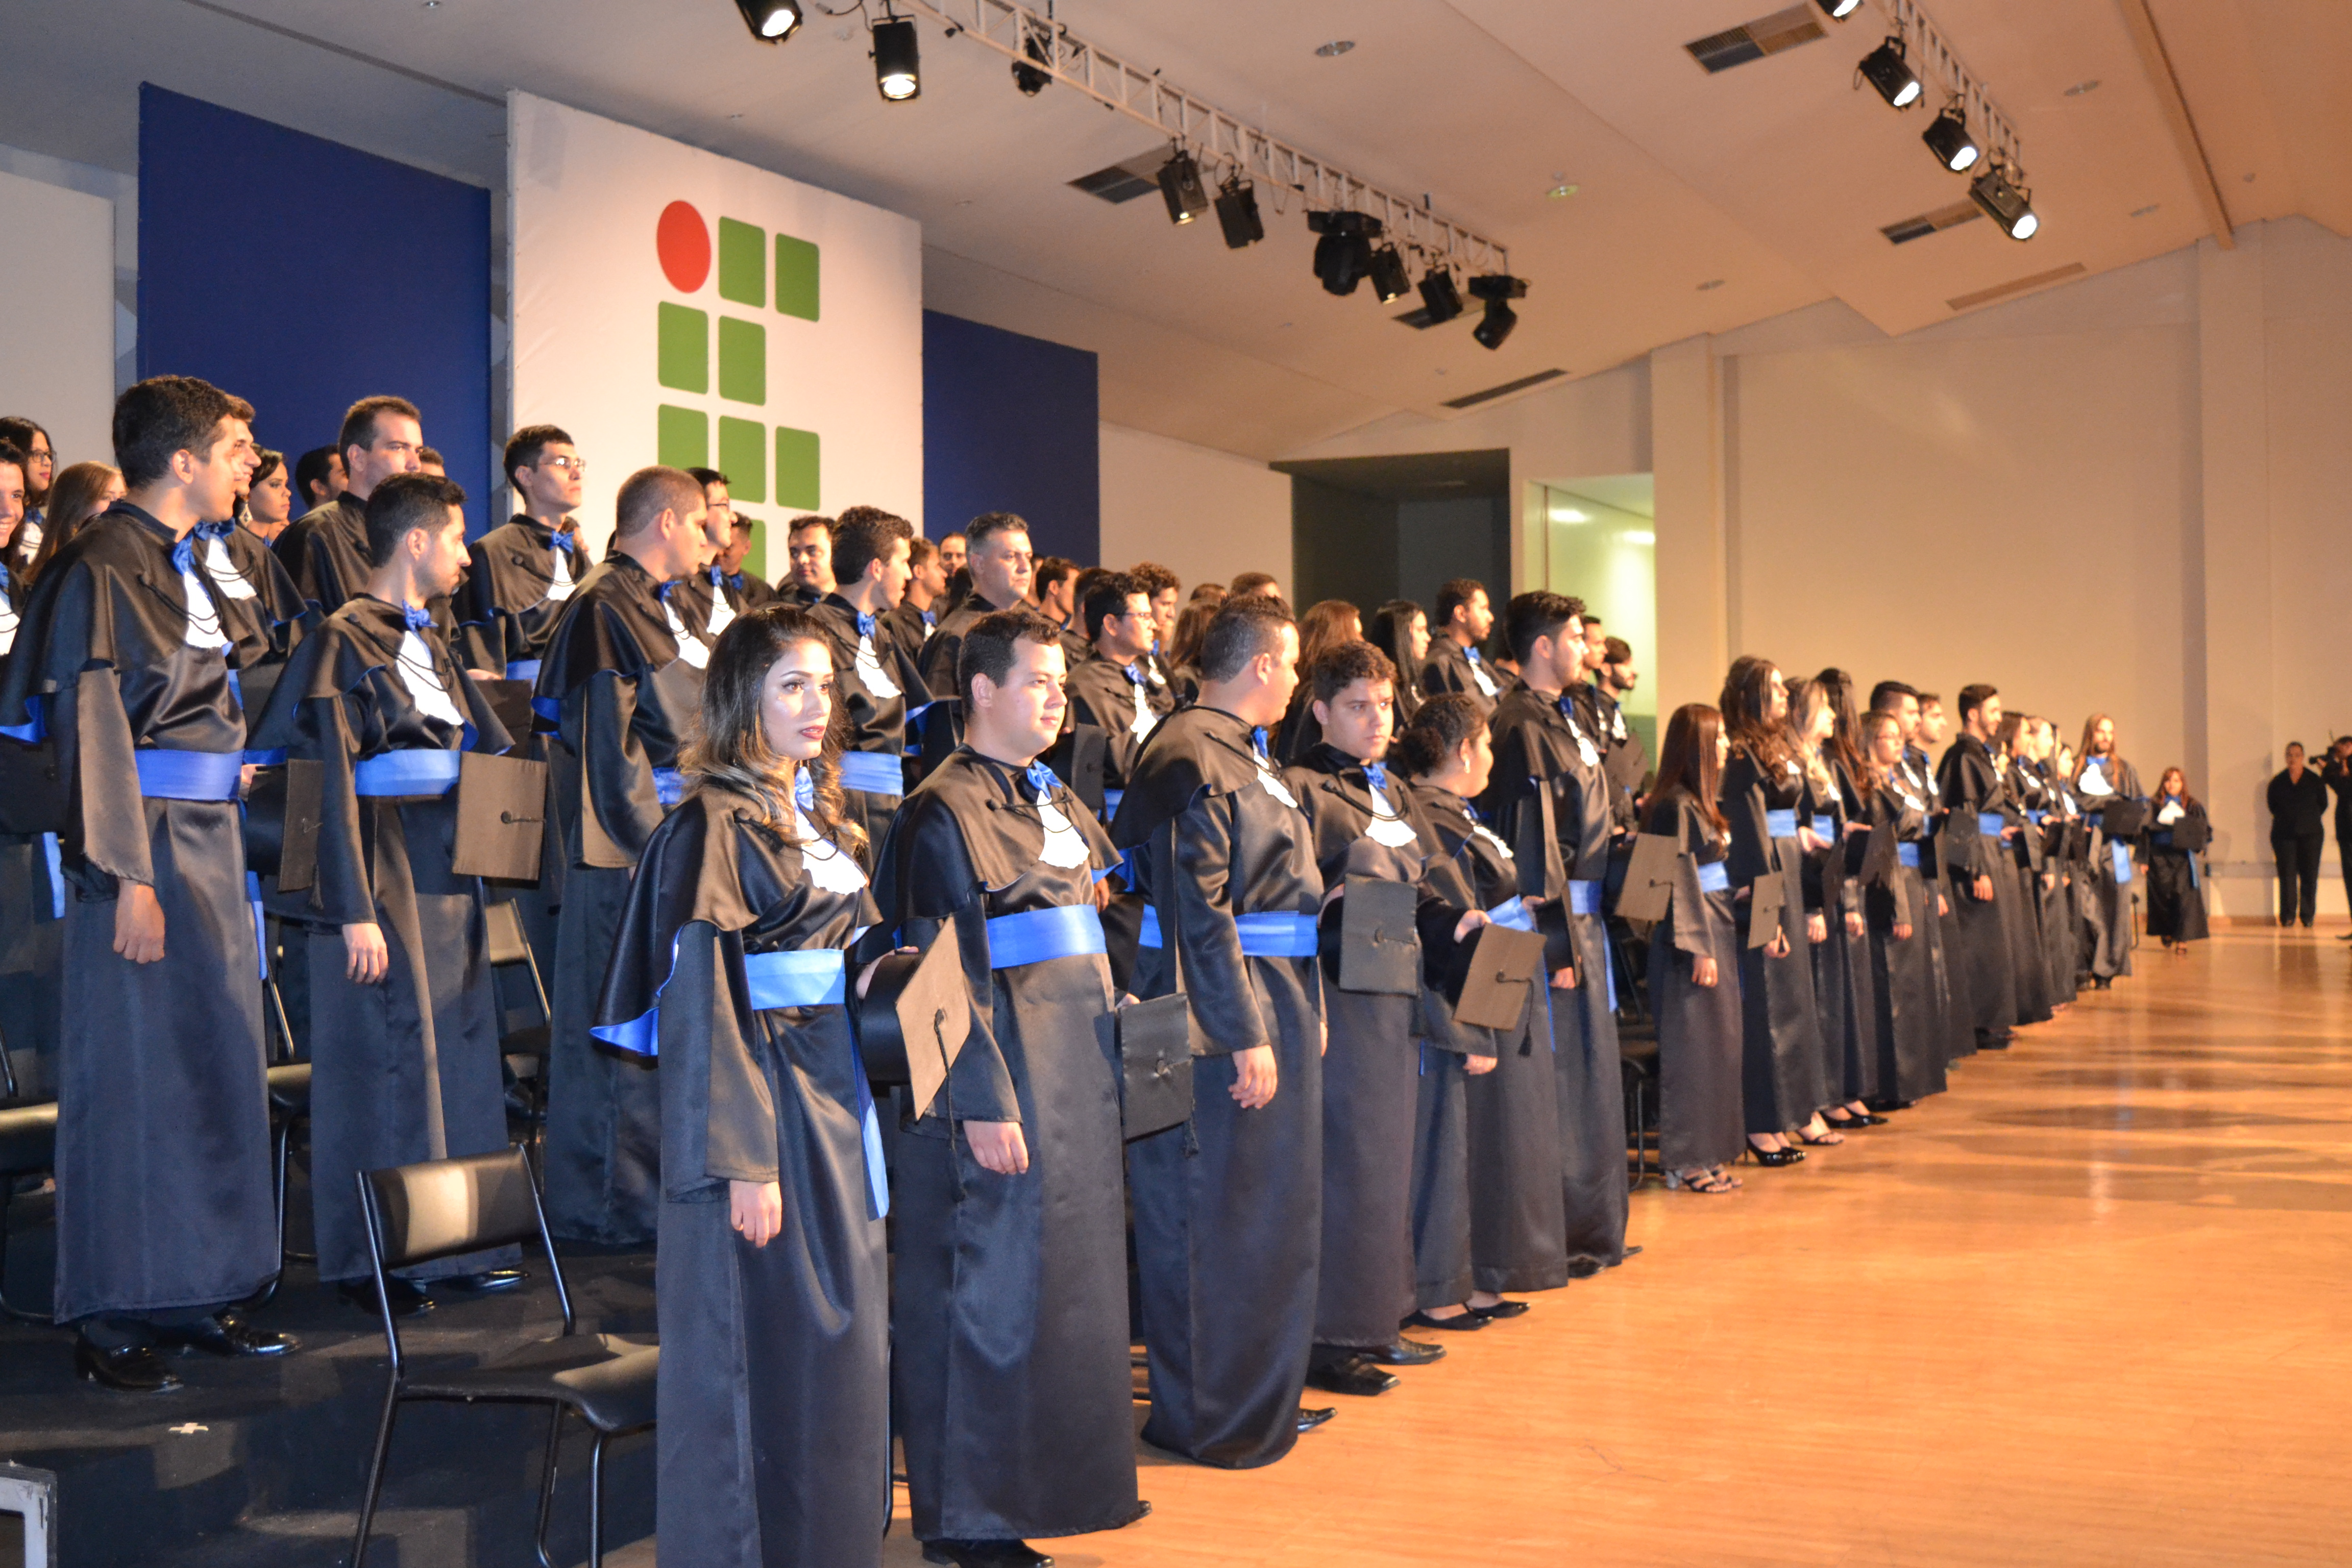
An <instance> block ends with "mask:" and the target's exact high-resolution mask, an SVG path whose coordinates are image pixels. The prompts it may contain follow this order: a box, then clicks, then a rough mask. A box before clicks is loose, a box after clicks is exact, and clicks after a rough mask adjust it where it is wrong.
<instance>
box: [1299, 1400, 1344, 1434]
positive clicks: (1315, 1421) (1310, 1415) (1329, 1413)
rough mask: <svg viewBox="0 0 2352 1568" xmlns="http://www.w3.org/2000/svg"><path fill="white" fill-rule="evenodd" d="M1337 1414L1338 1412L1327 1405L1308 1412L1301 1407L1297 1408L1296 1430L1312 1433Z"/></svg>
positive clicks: (1304, 1407) (1303, 1406) (1305, 1408)
mask: <svg viewBox="0 0 2352 1568" xmlns="http://www.w3.org/2000/svg"><path fill="white" fill-rule="evenodd" d="M1334 1415H1339V1411H1337V1410H1335V1409H1333V1408H1332V1407H1331V1406H1330V1405H1323V1406H1322V1407H1320V1408H1319V1409H1315V1410H1309V1409H1308V1408H1307V1406H1305V1405H1300V1406H1299V1407H1298V1429H1299V1430H1300V1431H1301V1432H1312V1431H1314V1430H1315V1428H1317V1427H1318V1426H1322V1425H1323V1423H1325V1422H1326V1421H1328V1420H1330V1419H1331V1417H1333V1416H1334Z"/></svg>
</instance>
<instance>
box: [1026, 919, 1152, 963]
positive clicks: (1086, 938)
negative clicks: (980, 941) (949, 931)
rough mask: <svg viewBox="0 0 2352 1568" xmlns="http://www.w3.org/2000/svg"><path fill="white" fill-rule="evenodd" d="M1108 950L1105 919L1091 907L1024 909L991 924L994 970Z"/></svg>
mask: <svg viewBox="0 0 2352 1568" xmlns="http://www.w3.org/2000/svg"><path fill="white" fill-rule="evenodd" d="M1147 912H1149V911H1147ZM1107 951H1108V948H1107V947H1106V946H1105V944H1104V942H1103V928H1102V916H1100V915H1099V914H1097V913H1096V912H1095V907H1094V906H1093V905H1092V904H1055V905H1054V906H1053V907H1052V908H1051V909H1043V910H1023V911H1022V912H1021V913H1019V914H1017V915H999V916H997V917H996V918H995V919H994V920H992V921H989V922H988V966H989V967H990V968H991V969H1017V968H1019V967H1020V966H1021V965H1022V964H1024V963H1045V961H1046V960H1047V959H1049V958H1080V957H1084V956H1085V955H1086V954H1087V953H1092V952H1107Z"/></svg>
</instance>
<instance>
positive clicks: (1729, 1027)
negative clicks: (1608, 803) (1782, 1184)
mask: <svg viewBox="0 0 2352 1568" xmlns="http://www.w3.org/2000/svg"><path fill="white" fill-rule="evenodd" d="M1652 821H1653V823H1654V826H1653V828H1652V829H1651V830H1652V831H1653V832H1664V833H1669V834H1671V835H1672V836H1673V837H1674V839H1675V845H1676V846H1677V853H1676V855H1675V890H1674V897H1673V900H1672V901H1671V902H1670V904H1669V905H1668V907H1667V911H1666V918H1665V919H1664V920H1662V921H1659V922H1658V923H1657V924H1656V925H1654V926H1653V927H1652V928H1651V930H1650V1011H1651V1016H1653V1017H1654V1018H1655V1019H1656V1021H1657V1026H1658V1161H1659V1163H1661V1164H1663V1165H1664V1166H1665V1167H1666V1169H1668V1170H1670V1171H1689V1170H1703V1169H1705V1168H1706V1167H1707V1166H1710V1165H1721V1164H1727V1163H1730V1162H1731V1161H1733V1160H1736V1159H1738V1157H1739V1152H1740V1150H1741V1149H1742V1148H1744V1147H1745V1146H1746V1143H1747V1136H1746V1134H1747V1129H1748V1123H1747V1121H1746V1119H1745V1110H1744V1102H1743V1098H1742V1094H1743V1091H1742V1089H1741V1078H1742V1073H1743V1070H1744V1069H1743V1065H1742V1064H1743V1059H1744V1052H1745V1046H1744V1044H1743V1041H1744V1026H1743V1024H1742V1022H1741V1016H1740V1006H1739V942H1740V937H1739V919H1738V915H1737V914H1736V913H1735V912H1734V910H1733V908H1732V889H1731V888H1730V886H1729V885H1728V876H1726V885H1725V886H1724V887H1722V888H1719V889H1708V888H1707V887H1706V885H1705V884H1704V882H1703V881H1702V880H1701V879H1702V878H1703V877H1705V876H1706V875H1707V874H1708V873H1707V872H1706V868H1707V867H1710V866H1717V867H1720V866H1722V865H1723V864H1724V860H1725V858H1726V857H1727V855H1728V853H1729V851H1730V840H1729V838H1728V837H1727V836H1726V835H1719V834H1717V832H1716V830H1715V828H1714V826H1713V825H1712V824H1710V823H1709V822H1708V821H1707V819H1706V815H1705V814H1704V813H1703V812H1702V811H1701V810H1700V809H1699V803H1698V802H1697V801H1696V800H1693V799H1692V798H1691V797H1690V796H1688V795H1684V794H1682V793H1680V792H1679V791H1678V792H1676V793H1675V795H1674V796H1673V797H1672V800H1671V802H1661V803H1659V805H1657V806H1654V807H1653V808H1652ZM1701 957H1706V958H1712V959H1714V960H1715V976H1716V978H1715V984H1713V985H1711V986H1710V985H1701V984H1698V982H1697V981H1696V980H1694V979H1693V978H1692V977H1691V971H1692V961H1693V960H1694V959H1697V958H1701Z"/></svg>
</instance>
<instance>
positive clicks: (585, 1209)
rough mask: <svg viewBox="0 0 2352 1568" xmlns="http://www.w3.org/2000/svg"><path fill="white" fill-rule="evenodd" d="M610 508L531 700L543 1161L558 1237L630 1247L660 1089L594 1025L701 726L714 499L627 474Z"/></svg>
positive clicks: (646, 1208)
mask: <svg viewBox="0 0 2352 1568" xmlns="http://www.w3.org/2000/svg"><path fill="white" fill-rule="evenodd" d="M614 512H615V514H616V518H617V523H618V526H617V527H616V528H615V530H614V535H613V551H612V553H611V554H609V555H607V556H606V557H605V558H604V560H603V561H601V562H599V563H596V565H595V566H594V567H593V568H592V569H591V570H590V571H589V572H588V574H586V575H585V576H583V578H582V579H581V580H580V585H579V587H578V588H577V589H576V590H574V591H573V593H572V598H571V600H570V602H569V603H568V604H566V605H565V606H564V610H563V616H562V619H561V620H559V621H558V622H557V623H556V626H555V635H554V637H552V638H551V639H550V640H549V642H548V646H547V651H546V654H545V655H544V657H543V660H542V662H541V667H540V672H539V686H538V691H537V695H536V696H535V697H534V698H533V699H532V702H531V706H532V707H533V708H534V709H535V710H537V711H538V713H539V716H540V717H541V719H543V720H546V721H550V722H552V723H554V724H555V725H556V727H557V731H558V733H559V736H560V738H561V741H562V745H561V747H560V748H551V755H550V757H549V760H548V767H549V770H550V772H551V774H552V778H551V786H552V787H551V790H550V792H549V793H550V794H551V795H552V796H553V798H554V802H555V815H556V826H557V828H558V830H559V831H560V833H561V834H562V842H563V853H564V858H565V867H566V868H565V871H564V877H563V908H562V913H561V917H560V919H561V924H560V926H559V928H558V931H557V936H556V946H555V973H554V975H553V977H552V981H551V984H550V986H549V990H550V991H551V993H552V994H553V997H554V1012H555V1016H554V1018H553V1019H552V1021H551V1030H550V1037H551V1043H550V1048H549V1053H548V1066H547V1092H548V1115H547V1159H546V1167H545V1169H546V1179H547V1217H548V1224H549V1226H551V1228H552V1229H553V1230H554V1232H555V1233H556V1234H557V1235H559V1236H562V1237H570V1238H572V1239H575V1240H580V1241H593V1242H598V1243H602V1244H604V1245H607V1246H616V1247H641V1246H644V1245H645V1244H646V1243H647V1242H650V1241H651V1240H652V1239H653V1237H654V1231H655V1222H656V1218H657V1217H658V1214H659V1210H660V1205H661V1169H660V1160H661V1095H660V1091H659V1089H658V1088H657V1087H656V1083H655V1080H654V1077H653V1070H652V1069H653V1064H652V1062H651V1061H650V1060H649V1059H648V1058H643V1057H635V1056H631V1055H628V1054H627V1053H625V1052H619V1051H608V1050H605V1049H603V1048H601V1047H599V1046H598V1044H597V1042H596V1040H595V1037H593V1035H592V1034H591V1033H590V1032H589V1026H591V1025H592V1024H593V1023H594V1022H595V1009H596V1000H597V996H598V994H599V993H600V991H601V988H602V987H603V984H604V966H605V963H606V962H607V961H608V960H609V959H610V958H611V956H612V952H613V941H614V935H615V933H616V932H617V931H619V929H620V921H621V915H622V912H623V910H624V908H625V904H626V902H627V899H628V892H629V874H630V871H631V869H632V868H634V867H635V865H636V862H637V858H638V856H640V855H642V854H643V853H644V852H645V847H646V840H647V839H649V838H651V837H653V831H654V829H655V828H656V827H658V826H661V820H662V817H663V816H665V815H666V814H667V812H668V810H669V808H670V807H671V806H672V805H676V804H677V801H678V798H679V796H680V795H682V794H683V792H684V788H685V781H684V779H683V778H682V777H681V775H680V774H679V773H678V771H677V763H678V753H679V752H681V751H682V750H683V749H684V748H685V746H686V744H687V742H688V740H689V739H690V738H691V737H692V736H693V735H694V733H695V732H696V730H697V728H698V725H699V723H700V721H701V710H702V672H703V668H704V667H705V666H707V665H708V664H709V661H710V645H709V643H708V642H706V641H704V640H703V632H702V627H701V626H689V625H688V622H687V621H686V620H685V619H684V618H682V616H681V612H680V610H679V608H678V601H679V600H681V599H682V598H683V597H684V595H682V594H680V593H678V592H677V586H678V584H680V583H681V581H682V580H683V579H685V578H687V577H688V575H690V574H693V573H695V572H697V571H698V570H699V569H700V567H701V565H702V563H704V562H705V561H706V560H707V559H708V558H709V555H708V552H709V548H710V542H709V536H708V534H707V533H706V532H705V531H704V525H705V523H706V521H708V518H709V503H708V502H706V501H705V500H704V499H703V489H702V486H701V484H700V483H699V482H698V480H697V479H695V477H694V476H693V475H692V474H689V473H688V472H687V471H686V470H685V469H683V468H640V469H638V470H637V471H636V472H635V473H634V474H631V475H630V476H629V477H628V479H626V480H625V481H624V482H623V484H622V486H621V491H620V496H619V498H618V500H617V501H616V503H615V505H614Z"/></svg>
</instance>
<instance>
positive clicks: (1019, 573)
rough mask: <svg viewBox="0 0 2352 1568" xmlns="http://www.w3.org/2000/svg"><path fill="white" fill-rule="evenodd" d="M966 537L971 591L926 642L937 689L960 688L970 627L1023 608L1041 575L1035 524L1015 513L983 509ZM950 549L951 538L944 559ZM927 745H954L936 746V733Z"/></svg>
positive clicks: (926, 663) (925, 660)
mask: <svg viewBox="0 0 2352 1568" xmlns="http://www.w3.org/2000/svg"><path fill="white" fill-rule="evenodd" d="M949 537H950V538H956V537H958V536H956V535H952V534H950V536H949ZM962 537H964V538H966V539H969V541H970V552H969V553H968V554H967V555H966V557H965V559H964V563H963V564H964V565H965V566H967V567H968V568H969V569H970V570H971V594H970V595H968V596H967V597H966V598H965V599H964V601H963V603H961V604H960V605H956V606H955V607H954V608H953V609H951V610H950V611H949V612H948V613H947V614H946V615H944V616H940V624H939V628H938V630H937V631H936V632H935V633H934V634H933V635H932V636H931V637H930V639H929V641H927V642H925V643H924V644H923V655H922V664H923V680H924V682H925V684H926V685H928V686H929V688H930V689H931V690H933V691H935V692H942V693H945V692H952V691H954V690H955V689H956V667H957V661H958V659H959V658H961V654H962V651H963V634H964V632H965V630H966V629H967V628H968V627H970V626H971V624H972V623H973V622H974V621H977V620H979V619H980V618H981V616H986V615H992V614H994V613H995V612H996V611H998V610H1012V609H1018V608H1019V607H1020V606H1021V605H1024V604H1025V603H1026V602H1027V601H1028V598H1029V589H1030V584H1031V583H1032V582H1033V581H1034V578H1035V574H1036V565H1035V560H1036V558H1035V557H1034V555H1032V554H1031V553H1030V551H1029V525H1028V524H1027V523H1026V522H1024V521H1022V520H1021V519H1020V518H1019V517H1018V516H1016V515H1014V514H1013V513H1012V512H1009V511H989V512H982V513H981V515H980V516H978V517H976V518H973V519H972V520H971V526H970V527H969V528H968V529H967V530H966V531H965V533H964V535H963V536H962ZM947 552H948V544H947V540H941V541H940V558H941V559H942V560H944V559H945V558H946V556H947ZM934 717H936V714H935V715H934ZM940 739H944V737H940ZM951 745H952V742H950V746H951ZM924 748H925V751H926V752H927V753H929V754H933V755H937V754H940V753H942V752H945V751H946V750H948V749H950V747H949V746H940V745H938V744H935V743H934V737H932V736H930V735H929V734H926V735H925V737H924Z"/></svg>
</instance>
